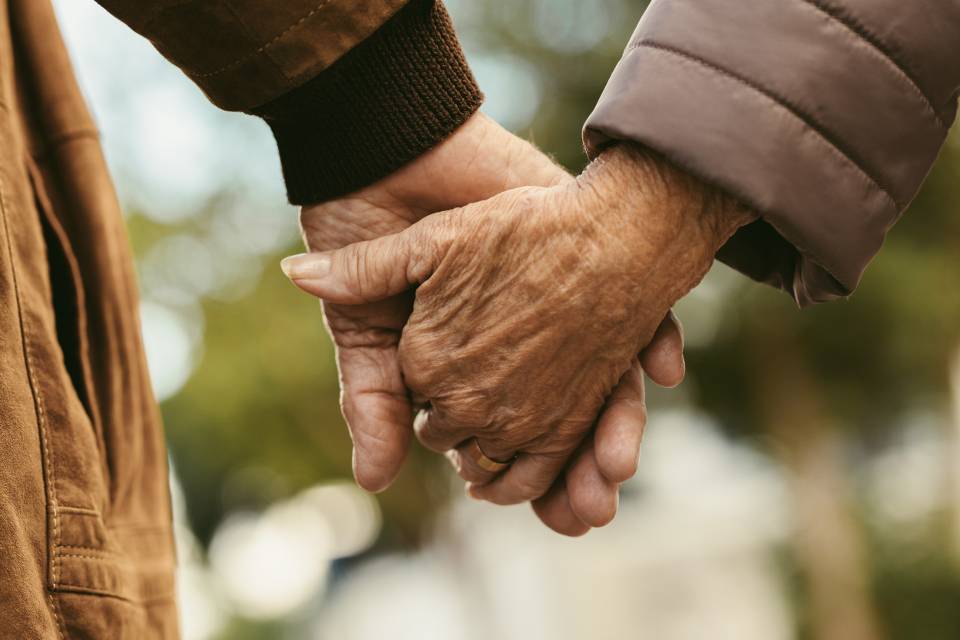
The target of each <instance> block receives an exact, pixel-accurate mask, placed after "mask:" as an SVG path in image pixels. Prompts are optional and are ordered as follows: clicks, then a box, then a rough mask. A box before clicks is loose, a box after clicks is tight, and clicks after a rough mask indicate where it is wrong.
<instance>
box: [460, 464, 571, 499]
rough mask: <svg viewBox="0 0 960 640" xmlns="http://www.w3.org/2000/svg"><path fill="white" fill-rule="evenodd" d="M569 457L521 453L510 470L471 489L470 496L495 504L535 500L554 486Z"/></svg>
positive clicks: (472, 486)
mask: <svg viewBox="0 0 960 640" xmlns="http://www.w3.org/2000/svg"><path fill="white" fill-rule="evenodd" d="M567 457H568V456H559V455H544V454H536V453H521V454H520V455H519V456H518V457H517V459H516V460H515V461H514V462H513V464H511V465H510V468H509V469H507V470H506V471H504V472H503V473H502V474H500V475H499V476H497V477H496V478H494V480H493V481H492V482H490V483H489V484H485V485H480V486H474V485H471V486H470V489H469V491H470V495H471V496H473V497H474V498H477V499H478V500H486V501H487V502H492V503H494V504H500V505H508V504H520V503H521V502H529V501H531V500H536V499H537V498H539V497H540V496H542V495H544V494H545V493H546V492H547V491H548V490H549V489H550V487H551V486H552V485H553V483H554V481H555V480H556V479H557V476H558V475H560V472H561V471H562V470H563V467H564V464H565V463H566V461H567Z"/></svg>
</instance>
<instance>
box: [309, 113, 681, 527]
mask: <svg viewBox="0 0 960 640" xmlns="http://www.w3.org/2000/svg"><path fill="white" fill-rule="evenodd" d="M453 168H456V170H452V169H453ZM528 184H538V185H545V186H559V185H564V184H565V185H574V184H575V183H574V182H573V179H572V178H570V177H569V176H568V175H567V174H566V173H565V172H563V171H562V170H561V169H559V168H558V167H557V166H556V165H554V164H553V163H552V162H551V161H550V160H549V159H548V158H546V157H545V156H543V155H542V154H541V153H540V152H539V151H537V150H536V149H535V148H534V147H532V146H531V145H529V144H528V143H526V142H524V141H522V140H520V139H518V138H515V137H514V136H512V135H511V134H509V133H507V132H506V131H504V130H503V129H502V128H500V127H499V126H497V125H496V124H494V123H492V122H491V121H490V120H488V119H486V118H485V117H484V116H481V115H478V116H475V117H474V118H473V119H471V121H469V122H468V123H467V124H466V125H464V127H463V128H461V129H460V130H459V131H458V132H457V133H456V134H455V135H454V137H453V138H451V139H450V140H448V141H447V142H445V143H443V144H442V145H440V147H438V148H437V149H435V150H433V151H431V152H430V153H428V154H426V155H425V156H424V157H423V158H421V159H420V160H418V161H417V162H415V163H413V164H411V165H409V166H408V167H405V168H404V169H402V170H400V171H398V172H397V173H395V174H393V175H392V176H390V177H389V178H387V179H385V180H384V181H381V182H380V183H378V184H376V185H373V186H372V187H369V188H367V189H365V190H363V191H361V192H358V193H356V194H352V195H351V196H348V197H346V198H343V199H340V200H337V201H334V202H330V203H325V204H322V205H317V206H314V207H307V208H304V209H303V210H302V213H301V224H302V228H303V233H304V238H305V241H306V244H307V247H308V248H309V249H310V250H311V251H324V250H329V249H335V248H339V247H342V246H345V245H349V244H350V243H353V242H357V241H362V240H368V239H372V238H378V237H381V236H384V235H388V234H391V233H396V232H399V231H402V230H404V229H406V228H408V227H409V226H410V225H411V224H413V223H414V222H415V221H417V220H419V219H421V218H423V217H424V216H426V215H427V214H429V213H431V212H433V211H438V210H442V209H447V208H450V207H452V206H461V205H464V204H466V203H468V202H472V201H477V200H483V199H484V198H487V197H490V196H492V195H495V194H498V193H501V192H503V191H505V190H508V189H510V188H512V187H516V186H517V185H528ZM351 302H357V300H351ZM412 302H413V297H412V293H411V292H409V291H400V290H398V291H397V292H396V295H392V296H391V295H387V296H383V297H382V299H378V300H376V301H371V302H368V303H365V304H349V305H345V304H334V303H330V302H327V303H325V304H324V312H325V317H326V321H327V325H328V328H329V330H330V332H331V335H332V336H333V338H334V341H335V343H336V345H337V359H338V366H339V369H340V374H341V387H342V405H343V412H344V416H345V418H346V420H347V422H348V425H349V426H350V429H351V435H352V437H353V440H354V446H355V452H354V468H355V474H356V476H357V480H358V482H359V483H360V484H361V485H362V486H364V487H365V488H368V489H370V490H374V491H376V490H380V489H382V488H384V487H386V486H387V485H388V484H389V483H390V482H391V481H392V479H393V478H394V477H395V475H396V473H397V472H398V471H399V468H400V465H401V464H402V462H403V459H404V458H405V456H406V452H407V448H408V446H409V441H410V437H411V434H412V429H411V422H412V416H413V411H412V407H411V402H410V393H409V390H408V386H407V384H405V381H404V378H403V375H402V373H401V368H400V353H399V351H398V346H399V341H400V336H401V331H402V330H403V328H404V325H405V323H406V322H407V320H408V317H409V314H410V311H411V308H412ZM662 317H663V315H661V318H662ZM660 333H661V335H660V337H659V339H658V340H657V341H655V342H654V344H653V345H652V347H651V348H649V349H647V350H646V351H644V353H643V354H642V356H641V358H642V360H643V363H644V365H646V366H647V367H648V368H649V369H650V370H651V371H650V373H651V375H652V376H653V377H654V379H656V380H657V381H658V382H660V383H662V384H667V385H673V384H676V383H678V382H679V381H680V380H681V379H682V376H683V366H682V338H681V336H680V332H679V329H678V326H677V325H676V323H675V322H673V321H672V320H671V321H669V322H665V323H664V324H663V328H662V330H661V332H660ZM635 353H636V352H635ZM409 375H410V373H409V372H408V376H409ZM413 375H414V376H416V374H415V373H414V374H413ZM611 388H612V387H611ZM609 391H610V390H609V389H608V394H609ZM424 395H425V397H430V396H427V395H426V394H424ZM605 397H606V396H604V398H605ZM434 406H436V405H434ZM596 413H597V412H596V411H595V412H594V416H595V415H596ZM645 421H646V413H645V406H644V403H643V379H642V368H641V365H640V362H639V361H637V359H636V357H634V358H633V368H632V369H631V371H630V372H628V374H627V375H626V376H625V377H624V380H623V382H622V384H620V385H619V386H618V387H617V389H616V392H615V393H614V395H613V396H612V397H611V399H610V402H609V404H608V406H607V408H606V411H605V412H604V414H603V418H602V419H601V420H600V421H599V423H598V424H597V430H596V438H595V439H593V440H590V444H589V446H584V447H583V448H582V449H581V451H580V452H579V453H578V454H577V456H576V458H575V460H574V462H573V463H572V464H571V466H570V469H569V472H568V474H567V478H566V479H563V478H561V479H560V480H559V481H557V482H556V486H555V487H554V489H553V490H552V491H551V492H550V493H549V494H548V495H546V496H544V497H543V498H542V499H541V500H539V501H538V502H537V504H535V510H536V511H537V513H538V515H539V516H540V517H541V519H542V520H544V522H545V523H546V524H547V525H548V526H550V527H551V528H553V529H554V530H557V531H559V532H561V533H565V534H568V535H579V534H581V533H584V532H585V531H586V530H588V529H589V528H590V526H591V525H592V526H600V525H602V524H606V522H609V520H610V519H612V517H613V515H614V514H615V512H616V506H617V493H618V486H619V483H620V482H623V481H625V480H626V479H628V478H629V477H630V476H632V475H633V473H634V472H635V470H636V460H637V455H638V453H639V446H640V439H641V436H642V432H643V426H644V424H645ZM594 443H596V446H594ZM457 444H460V443H459V442H452V443H451V444H450V445H449V446H447V447H445V448H443V449H438V450H442V451H448V450H450V451H449V455H448V457H449V458H450V459H451V461H452V462H453V463H454V465H455V467H456V468H457V469H458V471H460V473H461V475H462V476H464V478H465V479H467V480H469V481H472V482H474V483H483V482H487V481H489V480H491V479H492V477H491V476H489V475H488V474H486V472H483V471H482V470H479V469H478V468H476V467H475V465H473V464H472V461H471V460H470V459H469V458H465V457H463V456H460V455H458V453H457V450H456V449H455V445H457ZM434 448H438V447H436V446H434ZM484 450H485V451H487V450H486V447H485V446H484ZM492 450H498V449H492ZM488 453H489V452H488Z"/></svg>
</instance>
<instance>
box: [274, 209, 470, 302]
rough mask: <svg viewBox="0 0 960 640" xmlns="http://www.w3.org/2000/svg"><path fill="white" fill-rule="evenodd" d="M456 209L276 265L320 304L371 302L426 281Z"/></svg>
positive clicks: (442, 250) (442, 251) (440, 253)
mask: <svg viewBox="0 0 960 640" xmlns="http://www.w3.org/2000/svg"><path fill="white" fill-rule="evenodd" d="M457 213H458V212H456V211H449V212H446V213H443V214H437V215H434V216H431V217H429V218H425V219H424V220H421V221H420V222H418V223H417V224H415V225H413V226H411V227H410V228H408V229H406V230H404V231H402V232H400V233H396V234H393V235H389V236H384V237H382V238H377V239H376V240H369V241H367V242H358V243H356V244H351V245H348V246H346V247H343V248H342V249H337V250H336V251H324V252H318V253H302V254H300V255H296V256H291V257H289V258H285V259H284V260H283V262H281V263H280V267H281V268H282V269H283V272H284V273H285V274H286V276H287V277H288V278H290V280H291V281H292V282H293V283H294V284H295V285H297V286H298V287H300V288H301V289H303V290H304V291H306V292H307V293H309V294H311V295H314V296H316V297H318V298H320V299H322V300H326V301H328V302H334V303H337V304H364V303H368V302H376V301H378V300H383V299H384V298H389V297H391V296H395V295H398V294H400V293H403V292H404V291H406V290H407V289H409V288H410V287H411V286H413V285H416V284H419V283H421V282H423V281H424V280H426V279H427V278H428V277H429V276H430V274H432V273H433V271H434V269H435V268H436V265H437V264H438V263H439V262H440V260H441V259H442V258H443V255H444V254H445V253H446V247H447V246H448V245H449V242H450V239H451V238H452V237H453V234H452V232H451V231H452V227H453V226H454V224H455V222H454V221H456V220H458V219H459V216H457V215H454V214H457Z"/></svg>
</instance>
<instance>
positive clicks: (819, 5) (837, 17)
mask: <svg viewBox="0 0 960 640" xmlns="http://www.w3.org/2000/svg"><path fill="white" fill-rule="evenodd" d="M799 1H800V2H802V3H803V4H806V5H808V6H810V7H811V8H813V9H815V10H816V11H818V12H820V13H822V14H823V15H825V16H827V17H828V18H830V19H831V20H833V21H834V22H836V23H838V24H839V25H841V26H842V27H843V28H845V29H847V30H848V31H849V32H850V33H852V34H853V35H854V36H856V37H857V38H858V39H859V40H861V41H863V42H865V43H866V44H868V45H870V46H871V47H872V48H873V49H875V50H876V51H877V53H879V54H880V57H881V58H882V59H883V60H884V62H886V63H887V64H888V65H889V66H890V67H891V68H892V69H893V70H894V72H896V73H897V75H899V76H900V77H901V78H903V79H904V80H906V81H907V84H909V85H910V89H911V91H912V92H913V94H914V95H916V96H917V97H918V98H920V101H921V102H923V107H924V110H925V111H926V112H927V115H929V116H930V117H932V118H933V120H934V121H935V122H936V123H937V125H938V126H939V127H940V128H941V129H944V130H948V129H949V128H950V127H949V126H948V125H947V123H945V122H944V121H943V118H942V117H940V114H939V113H938V112H937V110H936V108H934V106H933V100H931V99H930V96H928V95H927V94H926V93H924V91H923V89H921V88H920V83H919V82H918V81H917V79H916V78H915V77H914V76H913V75H912V74H911V73H910V72H909V71H908V69H907V67H906V65H904V64H900V63H899V62H898V61H897V60H896V59H895V58H894V55H893V52H892V51H890V50H889V48H888V47H885V46H884V43H883V41H882V40H880V38H879V37H877V36H876V35H874V34H873V33H872V32H871V31H870V30H869V29H868V28H867V27H866V26H865V25H864V24H863V23H861V22H860V21H859V20H857V19H856V18H853V17H851V16H847V15H844V14H843V13H841V12H840V11H839V10H838V9H837V8H835V7H831V6H829V5H826V4H825V3H824V2H823V0H799Z"/></svg>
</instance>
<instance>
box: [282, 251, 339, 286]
mask: <svg viewBox="0 0 960 640" xmlns="http://www.w3.org/2000/svg"><path fill="white" fill-rule="evenodd" d="M280 268H281V269H283V273H284V274H285V275H286V276H287V277H288V278H290V279H291V280H306V279H311V278H321V277H323V276H325V275H327V274H328V273H329V272H330V256H328V255H326V254H323V253H301V254H299V255H295V256H290V257H289V258H284V259H283V260H282V261H281V262H280Z"/></svg>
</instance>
